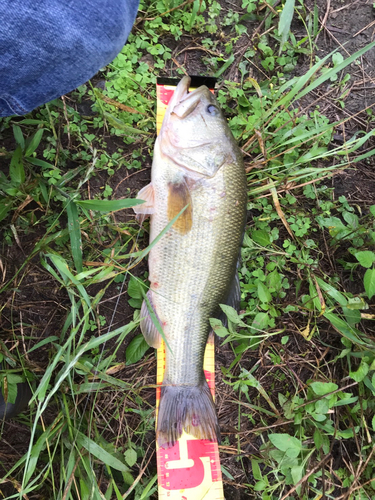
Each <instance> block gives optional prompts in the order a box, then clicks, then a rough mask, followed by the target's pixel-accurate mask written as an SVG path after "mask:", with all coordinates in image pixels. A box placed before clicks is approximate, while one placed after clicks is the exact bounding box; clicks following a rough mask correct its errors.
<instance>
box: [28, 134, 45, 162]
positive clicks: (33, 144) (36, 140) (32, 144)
mask: <svg viewBox="0 0 375 500" xmlns="http://www.w3.org/2000/svg"><path fill="white" fill-rule="evenodd" d="M43 132H44V129H43V128H40V129H38V130H37V131H36V132H35V134H34V135H33V137H32V138H31V140H30V141H29V143H28V144H27V146H26V151H25V156H31V155H32V154H33V153H34V151H35V150H36V148H37V147H38V146H39V144H40V141H41V140H42V136H43Z"/></svg>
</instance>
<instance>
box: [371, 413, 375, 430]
mask: <svg viewBox="0 0 375 500" xmlns="http://www.w3.org/2000/svg"><path fill="white" fill-rule="evenodd" d="M371 425H372V429H373V431H375V415H374V416H373V417H372V421H371Z"/></svg>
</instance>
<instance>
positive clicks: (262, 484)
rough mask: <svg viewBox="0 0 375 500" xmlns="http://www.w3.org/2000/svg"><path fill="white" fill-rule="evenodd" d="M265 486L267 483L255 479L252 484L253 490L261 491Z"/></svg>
mask: <svg viewBox="0 0 375 500" xmlns="http://www.w3.org/2000/svg"><path fill="white" fill-rule="evenodd" d="M266 487H267V483H266V482H265V481H263V480H261V481H257V482H256V483H255V485H254V491H263V490H265V489H266Z"/></svg>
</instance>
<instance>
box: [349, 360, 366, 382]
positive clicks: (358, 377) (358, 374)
mask: <svg viewBox="0 0 375 500" xmlns="http://www.w3.org/2000/svg"><path fill="white" fill-rule="evenodd" d="M368 372H369V365H368V364H367V363H366V361H363V360H362V361H361V364H360V365H359V367H358V370H356V371H350V372H349V376H350V377H351V378H352V379H353V380H355V381H356V382H362V380H363V379H364V378H365V377H366V375H367V374H368Z"/></svg>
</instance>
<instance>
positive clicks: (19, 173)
mask: <svg viewBox="0 0 375 500" xmlns="http://www.w3.org/2000/svg"><path fill="white" fill-rule="evenodd" d="M9 175H10V178H11V180H12V182H13V183H14V184H15V185H16V186H19V185H20V184H22V183H23V182H24V181H25V170H24V168H23V163H22V148H21V146H18V147H17V149H16V150H15V151H14V153H13V155H12V159H11V160H10V165H9Z"/></svg>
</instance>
